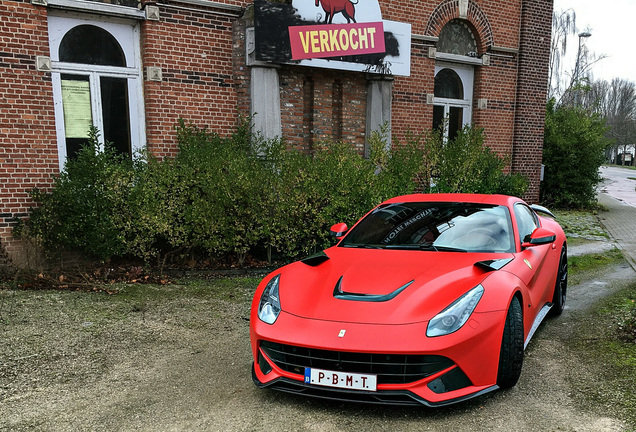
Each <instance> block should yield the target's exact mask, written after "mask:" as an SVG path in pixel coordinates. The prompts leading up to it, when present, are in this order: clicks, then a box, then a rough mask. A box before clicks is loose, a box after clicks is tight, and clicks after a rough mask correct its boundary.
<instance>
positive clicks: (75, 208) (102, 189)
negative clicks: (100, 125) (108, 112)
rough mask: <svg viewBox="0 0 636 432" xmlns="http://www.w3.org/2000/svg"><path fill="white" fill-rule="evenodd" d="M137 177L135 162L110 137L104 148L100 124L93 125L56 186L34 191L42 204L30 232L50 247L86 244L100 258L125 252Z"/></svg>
mask: <svg viewBox="0 0 636 432" xmlns="http://www.w3.org/2000/svg"><path fill="white" fill-rule="evenodd" d="M132 181H133V168H132V162H131V161H130V160H128V159H127V158H125V157H123V156H121V155H118V154H116V152H115V150H114V149H113V147H112V146H111V145H110V143H106V144H105V145H104V149H103V151H100V149H99V143H98V133H97V130H96V129H95V128H91V129H90V132H89V138H88V141H87V143H86V145H84V146H83V147H82V148H81V150H80V151H79V152H78V155H77V158H76V159H72V160H69V161H68V162H67V163H66V165H65V168H64V170H63V171H62V172H61V174H60V176H59V177H56V178H55V180H54V183H53V192H52V193H45V192H44V191H42V190H39V189H34V190H33V191H32V192H31V196H32V198H33V199H34V200H35V201H36V202H37V203H39V206H38V207H37V208H35V209H32V212H31V219H30V222H29V228H28V233H29V235H31V236H32V237H36V238H38V239H40V240H41V242H42V244H43V246H44V247H45V248H47V249H55V248H57V247H67V248H74V249H80V250H82V251H84V252H85V253H88V254H90V255H92V256H94V257H96V258H99V259H106V258H109V257H111V256H119V255H122V254H124V253H125V252H126V241H125V232H124V230H123V223H124V222H125V221H126V219H127V216H126V215H127V214H128V208H127V203H128V194H129V191H130V186H131V184H132Z"/></svg>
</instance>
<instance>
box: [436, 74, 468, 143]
mask: <svg viewBox="0 0 636 432" xmlns="http://www.w3.org/2000/svg"><path fill="white" fill-rule="evenodd" d="M443 69H451V70H453V71H455V72H456V73H457V75H458V76H459V79H460V80H461V82H462V85H463V86H464V98H463V99H450V98H441V97H434V98H433V105H438V106H443V107H444V118H445V119H446V118H448V116H449V112H450V108H451V107H458V108H462V109H463V110H462V125H463V126H466V125H469V124H470V123H471V121H472V118H473V88H474V85H475V84H474V83H475V69H474V67H473V66H467V65H459V64H456V63H446V62H436V63H435V76H437V74H438V73H439V72H440V71H441V70H443ZM444 138H445V139H448V124H447V123H445V124H444Z"/></svg>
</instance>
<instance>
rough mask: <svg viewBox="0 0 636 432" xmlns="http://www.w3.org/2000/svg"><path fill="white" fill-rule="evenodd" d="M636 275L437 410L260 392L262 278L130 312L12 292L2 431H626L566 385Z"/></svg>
mask: <svg viewBox="0 0 636 432" xmlns="http://www.w3.org/2000/svg"><path fill="white" fill-rule="evenodd" d="M635 276H636V275H635V274H634V271H633V270H632V269H631V268H630V267H628V266H619V267H616V268H611V269H609V270H607V271H605V272H604V273H602V274H598V275H596V277H594V278H593V279H592V280H590V281H589V282H586V283H584V284H580V285H577V286H571V287H570V294H569V299H568V307H567V309H566V310H565V312H564V313H563V315H562V316H561V317H560V318H557V319H549V320H548V321H547V322H546V324H544V325H543V326H542V327H541V328H540V329H539V331H538V332H537V334H536V335H535V338H534V339H533V341H532V342H531V343H530V345H529V346H528V349H527V350H526V359H525V364H524V369H523V373H522V375H521V380H520V382H519V383H518V385H517V386H516V387H514V388H513V389H511V390H508V391H499V392H495V393H491V394H489V395H486V396H484V397H481V398H478V399H475V400H472V401H469V402H467V403H464V404H459V405H455V406H451V407H447V408H442V409H427V408H424V407H422V408H401V407H398V408H396V407H375V406H365V405H352V404H343V403H337V402H325V401H320V400H314V399H305V398H299V397H296V396H291V395H286V394H282V393H277V392H273V391H262V390H258V389H257V388H256V387H255V386H254V385H253V384H252V382H251V377H250V373H249V371H250V364H251V358H250V351H249V330H248V321H247V319H246V318H247V317H248V311H249V297H250V296H251V292H253V291H252V290H253V287H249V286H248V287H246V289H245V292H243V293H241V295H240V296H238V297H240V298H238V299H236V298H234V299H232V301H226V300H222V299H209V298H195V299H188V298H179V297H176V299H175V300H174V301H172V302H170V304H167V305H166V304H163V303H161V304H157V305H153V304H145V303H144V304H142V307H139V306H138V305H135V304H133V305H127V306H121V308H113V307H111V306H110V303H112V301H111V302H110V303H108V301H104V302H102V301H101V300H100V301H99V302H97V303H96V304H93V303H90V304H86V305H85V304H84V303H83V302H85V301H86V296H91V295H92V294H87V293H60V292H39V293H33V292H31V293H28V292H15V291H14V292H12V293H13V294H12V295H13V296H14V297H12V298H11V300H10V301H7V300H6V299H5V301H4V306H3V307H0V313H5V315H6V314H7V308H8V306H7V305H8V304H10V305H11V307H12V308H13V310H12V314H13V315H12V323H13V326H10V327H9V326H7V325H4V324H3V325H1V326H0V338H1V339H0V356H1V357H0V430H3V431H4V430H12V431H26V430H47V431H76V430H86V431H106V430H108V431H111V430H139V431H158V430H161V431H172V430H189V431H190V430H205V431H268V432H269V431H400V430H422V431H426V430H431V431H442V430H444V431H445V430H453V431H471V432H472V431H499V430H506V431H557V430H558V431H590V432H591V431H594V432H598V431H621V430H624V427H625V426H624V424H623V422H622V421H621V419H619V418H616V417H615V414H612V412H611V410H610V411H608V410H606V409H605V408H604V407H601V409H600V410H599V407H596V406H584V405H581V403H580V398H578V397H577V394H576V390H574V388H573V387H572V386H571V383H572V382H576V380H577V379H578V378H577V377H579V378H581V379H589V380H590V382H593V381H594V377H593V375H592V376H590V374H593V372H592V371H590V370H589V369H588V368H586V367H585V365H583V364H582V363H581V362H580V361H578V359H577V357H576V356H575V355H574V354H573V353H572V352H571V350H570V349H569V348H568V341H569V339H570V335H571V334H572V332H573V331H574V330H576V329H578V328H580V326H582V325H586V324H585V323H586V318H585V313H586V312H585V311H586V308H587V307H588V306H589V305H590V304H591V303H593V302H594V301H595V300H596V299H598V298H600V297H602V296H605V295H607V294H609V293H610V292H612V291H615V290H617V289H619V288H621V287H622V286H623V285H624V284H625V283H626V282H627V281H631V280H633V279H634V277H635ZM601 281H602V282H601ZM175 289H176V288H175ZM5 294H6V293H5ZM108 299H112V297H110V298H108ZM108 299H106V300H108ZM122 308H123V309H122ZM78 310H80V311H82V312H77V311H78ZM140 310H141V311H140ZM20 340H23V341H26V342H28V343H25V344H22V345H20V343H18V342H19V341H20ZM18 346H26V347H28V349H26V348H25V349H24V350H22V351H21V350H20V349H18V348H16V347H18Z"/></svg>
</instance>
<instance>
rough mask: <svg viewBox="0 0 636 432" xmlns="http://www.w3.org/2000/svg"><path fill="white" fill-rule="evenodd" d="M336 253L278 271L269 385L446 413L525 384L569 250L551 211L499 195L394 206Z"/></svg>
mask: <svg viewBox="0 0 636 432" xmlns="http://www.w3.org/2000/svg"><path fill="white" fill-rule="evenodd" d="M332 234H333V235H334V236H336V237H337V238H338V239H339V242H338V244H337V245H336V246H334V247H331V248H329V249H327V250H325V251H324V252H321V253H320V254H318V255H315V256H312V257H309V258H306V259H304V260H302V261H298V262H295V263H292V264H289V265H287V266H284V267H282V268H280V269H278V270H276V271H275V272H273V273H271V274H270V275H268V276H267V277H266V278H265V279H263V281H262V282H261V284H260V285H259V287H258V289H257V290H256V293H255V295H254V301H253V303H252V311H251V317H250V318H251V320H250V338H251V344H252V354H253V356H254V364H253V368H252V377H253V380H254V382H255V383H256V385H257V386H258V387H262V388H271V389H276V390H281V391H286V392H291V393H296V394H302V395H307V396H314V397H322V398H330V399H338V400H347V401H360V402H371V403H386V404H424V405H428V406H440V405H445V404H450V403H454V402H459V401H463V400H466V399H469V398H472V397H475V396H478V395H482V394H484V393H487V392H490V391H492V390H495V389H497V388H508V387H512V386H514V385H515V384H516V383H517V380H518V379H519V376H520V374H521V367H522V364H523V352H524V349H525V347H526V345H527V344H528V342H529V341H530V338H531V337H532V335H533V334H534V332H535V330H536V329H537V327H538V326H539V324H540V323H541V321H542V320H543V319H544V318H545V317H546V315H547V314H548V312H550V311H551V313H552V314H555V315H558V314H560V313H561V312H562V311H563V307H564V302H565V295H566V289H567V275H568V270H567V269H568V267H567V248H566V238H565V235H564V233H563V230H562V229H561V227H560V226H559V224H558V223H557V222H555V220H554V219H553V217H552V215H551V214H550V212H549V211H548V210H546V209H545V208H543V207H540V206H529V205H527V204H526V203H525V202H524V201H522V200H520V199H518V198H513V197H508V196H501V195H473V194H415V195H406V196H400V197H396V198H393V199H390V200H388V201H386V202H384V203H382V204H380V205H379V206H378V207H376V208H375V209H373V210H372V211H370V212H369V213H368V214H367V215H366V216H364V217H363V218H362V219H361V220H360V221H358V222H357V223H356V224H355V226H354V227H353V228H351V230H347V227H346V225H345V224H337V225H334V226H333V227H332Z"/></svg>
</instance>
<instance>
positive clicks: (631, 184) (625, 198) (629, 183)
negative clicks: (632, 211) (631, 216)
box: [601, 167, 636, 207]
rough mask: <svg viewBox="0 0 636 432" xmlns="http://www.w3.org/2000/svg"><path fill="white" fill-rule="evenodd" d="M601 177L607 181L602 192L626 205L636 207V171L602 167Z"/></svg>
mask: <svg viewBox="0 0 636 432" xmlns="http://www.w3.org/2000/svg"><path fill="white" fill-rule="evenodd" d="M601 175H602V176H603V178H605V179H607V181H606V182H605V183H604V185H603V186H602V187H601V192H603V193H606V194H607V195H609V196H611V197H612V198H614V199H617V200H619V201H621V202H623V203H625V204H629V205H631V206H634V207H636V180H632V179H636V170H631V169H628V168H616V167H601Z"/></svg>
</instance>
